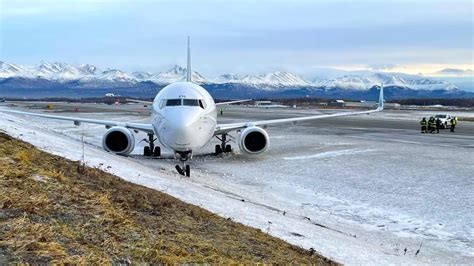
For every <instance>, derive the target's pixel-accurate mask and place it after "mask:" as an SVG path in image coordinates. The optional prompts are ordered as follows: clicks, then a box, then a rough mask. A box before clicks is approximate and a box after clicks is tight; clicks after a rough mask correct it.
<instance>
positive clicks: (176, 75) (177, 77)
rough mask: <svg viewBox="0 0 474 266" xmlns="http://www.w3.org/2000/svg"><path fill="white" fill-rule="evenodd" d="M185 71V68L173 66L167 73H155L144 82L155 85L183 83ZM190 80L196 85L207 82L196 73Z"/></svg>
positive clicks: (194, 72)
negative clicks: (150, 82) (147, 81)
mask: <svg viewBox="0 0 474 266" xmlns="http://www.w3.org/2000/svg"><path fill="white" fill-rule="evenodd" d="M186 71H187V70H186V68H184V67H181V66H178V65H175V66H174V67H172V68H171V69H169V70H168V71H166V72H158V73H155V74H154V75H152V76H151V77H149V78H148V79H146V80H149V81H152V82H155V83H157V84H170V83H173V82H177V81H185V80H186V75H187V72H186ZM191 79H192V80H193V81H194V82H196V83H206V82H207V79H206V78H205V77H204V76H202V75H201V74H199V73H198V72H196V71H193V72H192V74H191ZM146 80H145V81H146Z"/></svg>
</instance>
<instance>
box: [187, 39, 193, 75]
mask: <svg viewBox="0 0 474 266" xmlns="http://www.w3.org/2000/svg"><path fill="white" fill-rule="evenodd" d="M191 74H192V71H191V45H190V40H189V36H188V65H187V67H186V81H187V82H192V80H191Z"/></svg>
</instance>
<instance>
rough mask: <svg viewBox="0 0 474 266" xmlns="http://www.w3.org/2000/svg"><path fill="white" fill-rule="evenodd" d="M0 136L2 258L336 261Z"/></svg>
mask: <svg viewBox="0 0 474 266" xmlns="http://www.w3.org/2000/svg"><path fill="white" fill-rule="evenodd" d="M78 166H79V164H78V163H76V162H72V161H69V160H66V159H64V158H62V157H58V156H53V155H50V154H48V153H45V152H42V151H39V150H37V149H35V148H34V147H33V146H31V145H29V144H27V143H24V142H21V141H19V140H16V139H13V138H11V137H10V136H8V135H5V134H3V133H0V263H11V262H37V263H38V262H39V263H41V262H57V263H67V262H75V263H92V262H94V263H125V264H128V263H134V262H135V263H136V262H138V263H139V262H151V263H153V262H160V263H186V262H197V263H200V262H209V263H226V264H227V263H257V262H264V263H276V262H277V263H298V264H301V263H304V264H308V263H311V264H324V265H326V264H334V263H333V262H331V261H329V260H327V259H325V258H323V257H321V256H319V255H318V254H316V253H314V252H313V251H307V250H304V249H301V248H298V247H295V246H292V245H290V244H288V243H286V242H284V241H282V240H279V239H277V238H274V237H271V236H269V235H267V234H265V233H263V232H262V231H260V230H257V229H253V228H249V227H246V226H243V225H241V224H239V223H235V222H233V221H230V220H227V219H224V218H221V217H219V216H217V215H215V214H212V213H210V212H208V211H206V210H204V209H202V208H199V207H196V206H193V205H189V204H186V203H183V202H181V201H179V200H177V199H175V198H173V197H171V196H169V195H166V194H163V193H161V192H158V191H155V190H151V189H148V188H145V187H142V186H139V185H135V184H132V183H129V182H126V181H124V180H122V179H120V178H118V177H116V176H113V175H111V174H108V173H105V172H103V171H101V170H99V169H93V168H84V169H82V168H80V167H78Z"/></svg>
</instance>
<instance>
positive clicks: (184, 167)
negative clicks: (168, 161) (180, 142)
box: [175, 151, 192, 177]
mask: <svg viewBox="0 0 474 266" xmlns="http://www.w3.org/2000/svg"><path fill="white" fill-rule="evenodd" d="M176 155H178V156H179V160H180V161H181V165H179V164H177V165H176V166H175V168H176V171H178V173H179V174H180V175H184V176H187V177H190V176H191V167H189V164H186V161H187V160H189V159H190V158H191V156H192V152H191V151H186V152H177V153H176Z"/></svg>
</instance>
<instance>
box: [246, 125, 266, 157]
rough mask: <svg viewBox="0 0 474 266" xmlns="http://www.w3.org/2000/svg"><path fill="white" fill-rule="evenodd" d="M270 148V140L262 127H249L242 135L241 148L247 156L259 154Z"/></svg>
mask: <svg viewBox="0 0 474 266" xmlns="http://www.w3.org/2000/svg"><path fill="white" fill-rule="evenodd" d="M269 146H270V138H269V137H268V134H267V132H266V131H265V130H264V129H263V128H261V127H248V128H246V129H244V130H243V131H242V133H240V136H239V148H240V150H241V151H243V152H245V153H247V154H258V153H262V152H264V151H266V150H267V149H268V147H269Z"/></svg>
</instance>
